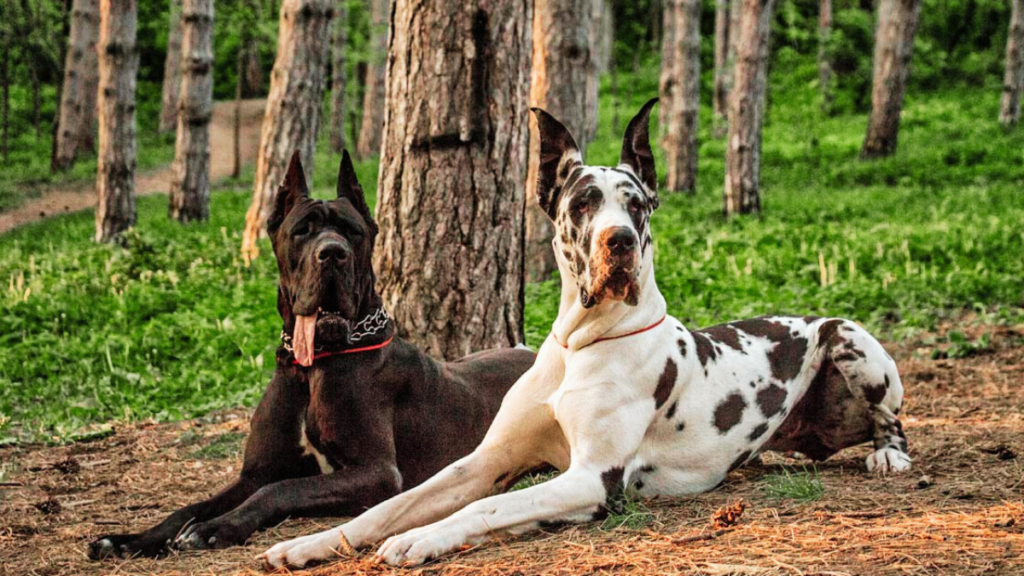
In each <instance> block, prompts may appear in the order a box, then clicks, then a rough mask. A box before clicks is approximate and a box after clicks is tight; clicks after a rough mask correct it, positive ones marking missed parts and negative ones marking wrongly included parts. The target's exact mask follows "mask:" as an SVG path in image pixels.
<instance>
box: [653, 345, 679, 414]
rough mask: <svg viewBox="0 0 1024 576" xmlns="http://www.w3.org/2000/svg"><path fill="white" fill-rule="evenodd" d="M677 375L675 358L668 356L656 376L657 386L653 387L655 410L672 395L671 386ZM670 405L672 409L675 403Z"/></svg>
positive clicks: (674, 383) (673, 384)
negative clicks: (659, 373)
mask: <svg viewBox="0 0 1024 576" xmlns="http://www.w3.org/2000/svg"><path fill="white" fill-rule="evenodd" d="M678 376H679V368H677V367H676V362H675V360H673V359H672V358H669V359H668V360H666V361H665V369H664V370H662V371H661V376H659V377H658V387H657V388H655V389H654V409H655V410H658V409H660V408H661V407H662V405H663V404H665V402H667V401H668V397H669V396H671V395H672V388H673V387H675V385H676V378H677V377H678ZM672 407H673V410H674V408H675V404H673V405H672ZM670 418H671V416H670Z"/></svg>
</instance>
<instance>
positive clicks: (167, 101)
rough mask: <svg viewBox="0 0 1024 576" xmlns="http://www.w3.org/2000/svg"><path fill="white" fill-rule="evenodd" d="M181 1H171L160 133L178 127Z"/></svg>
mask: <svg viewBox="0 0 1024 576" xmlns="http://www.w3.org/2000/svg"><path fill="white" fill-rule="evenodd" d="M181 2H182V0H171V28H170V32H169V33H168V35H167V56H166V58H165V59H164V84H163V94H162V97H161V99H160V131H161V132H170V131H171V130H174V129H175V127H176V126H177V125H178V100H179V99H180V98H181V35H182V31H183V23H182V21H181V13H182V9H181Z"/></svg>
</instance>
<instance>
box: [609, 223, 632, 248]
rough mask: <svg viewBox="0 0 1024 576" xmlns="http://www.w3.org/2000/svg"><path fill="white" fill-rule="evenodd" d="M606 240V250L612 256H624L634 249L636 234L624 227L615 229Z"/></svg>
mask: <svg viewBox="0 0 1024 576" xmlns="http://www.w3.org/2000/svg"><path fill="white" fill-rule="evenodd" d="M607 238H608V240H607V244H608V249H609V250H610V251H611V253H612V254H624V253H627V252H630V251H631V250H635V249H636V234H634V233H633V230H632V229H631V228H628V227H626V226H620V227H618V228H616V229H615V231H614V232H612V233H611V234H609V235H608V237H607Z"/></svg>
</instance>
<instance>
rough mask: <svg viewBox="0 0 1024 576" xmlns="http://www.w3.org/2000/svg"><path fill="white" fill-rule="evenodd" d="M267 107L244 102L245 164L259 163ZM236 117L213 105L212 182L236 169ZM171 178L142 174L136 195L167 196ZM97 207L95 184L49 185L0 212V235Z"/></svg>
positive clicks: (228, 108)
mask: <svg viewBox="0 0 1024 576" xmlns="http://www.w3.org/2000/svg"><path fill="white" fill-rule="evenodd" d="M265 108H266V100H263V99H253V100H244V101H242V110H241V115H240V118H241V129H240V135H239V142H240V143H241V156H242V164H243V165H244V164H249V163H251V162H255V161H256V154H257V152H258V151H259V143H260V128H261V126H262V124H263V113H264V110H265ZM234 114H235V103H234V102H233V101H228V102H217V103H215V104H214V105H213V119H212V121H211V123H210V179H211V181H212V182H214V183H216V182H217V181H219V180H223V179H224V178H227V177H229V176H231V172H232V171H233V169H234V150H235V148H234V138H235V124H234V122H235V116H234ZM172 176H173V174H172V171H171V167H170V166H164V167H162V168H158V169H156V170H150V171H146V172H144V173H140V174H138V175H137V176H136V179H135V190H136V193H137V194H138V195H139V196H144V195H147V194H157V193H164V194H166V193H167V191H168V190H169V189H170V187H171V178H172ZM95 206H96V194H95V184H94V182H93V181H86V182H67V183H63V184H59V185H54V186H50V187H48V188H47V189H45V190H43V191H42V194H41V195H39V196H38V197H34V198H26V199H25V201H24V202H23V203H22V204H21V205H20V206H18V207H17V208H14V209H13V210H10V211H8V212H0V234H2V233H4V232H6V231H8V230H12V229H14V228H17V227H18V226H21V225H23V224H27V223H29V222H35V221H37V220H42V219H44V218H49V217H51V216H55V215H58V214H67V213H71V212H77V211H79V210H85V209H87V208H95Z"/></svg>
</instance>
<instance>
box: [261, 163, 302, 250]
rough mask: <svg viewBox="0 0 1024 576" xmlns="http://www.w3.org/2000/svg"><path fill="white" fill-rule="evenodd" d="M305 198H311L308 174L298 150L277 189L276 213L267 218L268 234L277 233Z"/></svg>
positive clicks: (275, 198) (275, 199)
mask: <svg viewBox="0 0 1024 576" xmlns="http://www.w3.org/2000/svg"><path fill="white" fill-rule="evenodd" d="M303 198H309V188H308V187H307V186H306V173H305V172H303V170H302V160H301V159H300V158H299V151H298V150H296V151H295V153H293V154H292V159H291V161H290V162H289V163H288V171H287V172H285V174H284V182H282V183H281V186H280V187H279V188H278V189H277V196H275V197H274V211H273V212H272V213H271V214H270V218H267V232H268V233H270V234H273V233H274V232H276V231H277V229H278V228H280V227H281V223H282V222H284V219H285V217H286V216H288V213H289V212H291V210H292V208H293V207H294V206H295V204H297V203H298V201H299V200H301V199H303Z"/></svg>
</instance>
